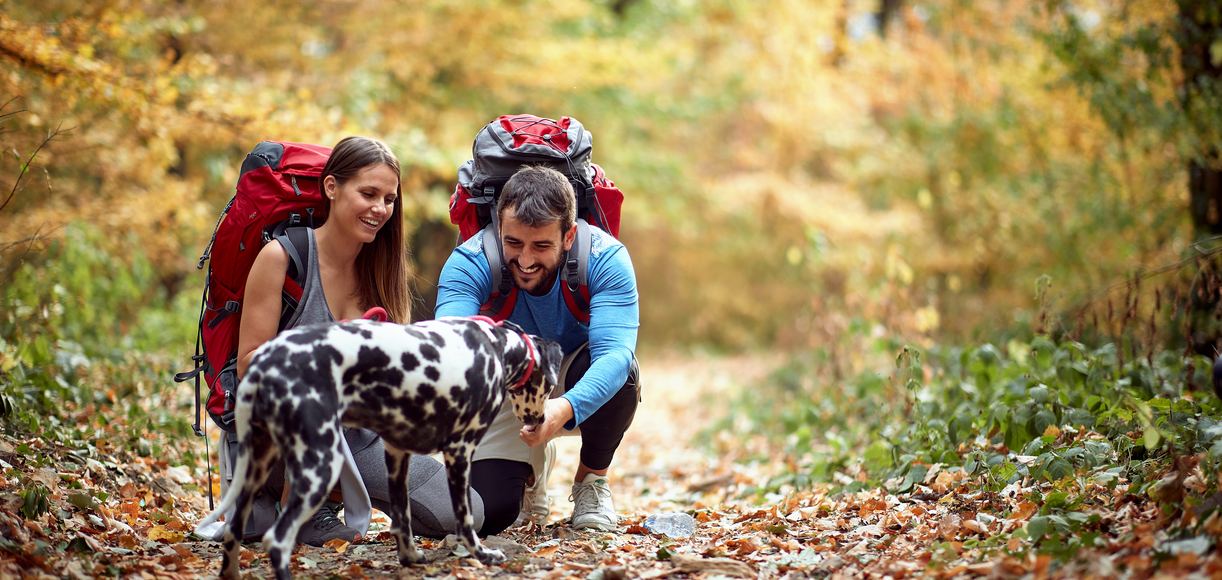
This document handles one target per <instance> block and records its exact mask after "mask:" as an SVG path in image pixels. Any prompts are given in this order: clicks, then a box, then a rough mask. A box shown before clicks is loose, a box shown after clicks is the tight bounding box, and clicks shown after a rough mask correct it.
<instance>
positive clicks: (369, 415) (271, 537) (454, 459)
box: [197, 317, 563, 578]
mask: <svg viewBox="0 0 1222 580" xmlns="http://www.w3.org/2000/svg"><path fill="white" fill-rule="evenodd" d="M562 356H563V353H562V352H561V350H560V345H558V344H557V343H555V342H552V341H548V340H543V339H540V338H538V337H534V336H530V335H528V334H526V333H525V332H524V331H523V330H522V329H521V328H520V327H518V326H517V325H514V324H512V323H509V322H502V323H497V322H493V321H492V320H491V319H488V318H485V317H472V318H443V319H440V320H432V321H427V322H421V323H417V324H413V325H406V326H405V325H400V324H393V323H386V322H375V321H370V320H358V321H352V322H341V323H337V324H332V325H321V326H309V327H304V328H299V329H293V330H289V331H286V332H283V333H281V334H280V335H278V336H277V337H276V338H274V339H273V340H271V341H268V342H267V343H266V344H264V345H263V346H261V347H259V349H258V350H257V351H256V352H255V355H254V357H253V358H252V360H251V364H250V368H249V369H248V370H247V372H246V376H245V378H243V380H242V382H241V384H239V386H238V390H237V402H236V404H235V416H236V421H237V436H238V441H239V448H238V455H237V464H236V466H235V468H234V479H233V481H234V483H233V485H231V486H230V487H229V489H228V490H227V492H226V493H225V497H224V498H222V499H221V503H220V505H219V506H217V508H216V510H215V511H213V512H212V513H211V514H209V515H208V517H207V518H205V519H204V520H203V521H202V522H200V524H199V526H197V530H199V529H200V528H202V527H203V526H205V525H208V524H210V523H212V522H215V521H217V518H219V517H220V515H221V514H222V513H223V512H225V511H227V510H228V509H229V508H230V507H233V508H234V510H235V511H234V512H233V513H235V514H237V515H236V517H234V518H233V519H232V521H230V522H229V524H228V525H227V526H226V529H225V533H224V536H223V538H222V542H223V546H224V561H223V563H222V565H221V575H222V576H223V577H226V578H237V577H238V540H237V538H241V537H242V530H243V527H244V526H245V523H246V519H247V517H249V515H250V511H251V507H252V499H253V498H254V495H255V491H256V490H258V489H259V488H260V487H262V485H263V483H264V482H265V481H266V479H267V477H268V475H269V472H270V470H271V469H272V467H273V466H274V465H275V463H276V459H277V458H278V457H280V456H283V457H284V460H285V461H284V464H285V471H286V479H287V481H289V482H290V483H289V495H288V501H287V502H286V503H285V506H284V509H283V510H282V511H281V513H280V515H279V516H278V518H277V520H276V523H275V525H273V526H272V527H271V529H269V530H268V531H267V533H266V534H265V535H264V537H263V545H264V546H266V547H267V549H268V552H269V556H270V559H271V563H272V566H273V568H274V569H275V572H276V577H277V578H287V577H289V558H290V556H291V553H292V550H293V545H294V543H295V541H296V538H297V532H298V531H299V530H300V529H301V526H302V525H303V524H304V523H305V522H306V521H308V520H309V518H310V517H312V516H313V514H314V512H316V511H317V510H318V508H319V507H320V506H322V504H323V502H324V501H325V500H326V498H327V495H328V494H329V492H330V491H331V489H332V488H333V487H334V486H335V483H336V481H337V480H338V479H339V477H340V470H341V469H342V466H343V461H344V460H343V451H342V447H341V446H340V441H341V439H342V438H343V434H342V431H341V427H342V426H351V427H364V428H366V429H371V430H373V431H374V432H376V433H377V434H378V435H380V436H381V437H382V440H383V442H384V444H385V447H386V466H387V474H388V475H387V478H388V480H389V481H388V483H389V489H390V490H391V498H390V499H391V506H392V512H393V513H391V514H390V515H391V520H392V525H391V532H392V533H393V534H394V536H395V543H396V545H397V547H398V551H399V562H400V564H402V565H404V566H408V565H410V564H414V563H419V562H422V561H423V560H424V555H423V553H422V552H420V551H419V550H418V549H417V548H416V544H415V539H414V537H413V536H412V531H411V507H410V503H409V502H408V496H407V490H408V487H407V484H408V465H409V463H410V461H409V460H410V458H411V454H412V453H437V452H440V453H442V455H443V457H444V459H445V465H446V472H447V475H448V476H449V487H450V500H451V502H452V505H453V508H454V515H455V516H456V519H457V521H458V522H459V524H458V526H459V529H458V530H457V533H458V536H459V539H460V540H461V541H462V542H463V544H464V545H465V546H466V548H467V550H468V551H469V552H470V553H471V554H474V555H475V556H476V558H478V559H479V560H480V561H481V562H483V563H485V564H495V563H500V562H503V561H504V560H505V556H504V555H503V554H502V553H501V552H500V551H498V550H494V549H490V548H487V547H485V546H481V545H480V542H479V538H478V537H477V536H476V534H475V530H474V529H473V528H474V521H473V518H472V516H471V513H470V508H469V506H468V496H467V494H468V486H469V477H470V471H471V454H472V453H473V452H474V451H475V446H476V445H477V444H478V443H479V442H480V440H481V439H483V437H484V433H485V432H486V431H487V430H488V426H489V425H490V424H491V423H492V420H493V418H494V417H495V416H496V414H497V411H498V409H500V407H501V404H502V402H503V400H504V398H505V397H506V396H508V397H509V399H510V401H511V402H512V405H513V410H514V414H515V415H517V417H518V418H519V419H520V420H521V421H522V422H523V423H524V424H527V425H538V424H539V423H541V422H542V421H543V404H544V402H545V401H546V400H547V398H548V395H549V394H550V392H551V390H552V389H553V388H554V387H555V385H556V384H557V380H558V375H559V366H560V361H561V358H562Z"/></svg>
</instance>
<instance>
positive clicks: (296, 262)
mask: <svg viewBox="0 0 1222 580" xmlns="http://www.w3.org/2000/svg"><path fill="white" fill-rule="evenodd" d="M276 241H277V242H280V246H281V247H283V248H284V252H285V253H286V254H288V255H289V270H288V276H289V277H290V278H292V279H293V280H295V281H296V282H297V283H298V284H300V285H304V284H305V280H306V274H307V273H308V270H309V268H310V260H309V257H310V232H308V231H306V228H305V227H293V228H288V229H286V230H284V233H283V234H281V235H279V236H276Z"/></svg>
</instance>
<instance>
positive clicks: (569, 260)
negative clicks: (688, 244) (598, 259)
mask: <svg viewBox="0 0 1222 580" xmlns="http://www.w3.org/2000/svg"><path fill="white" fill-rule="evenodd" d="M591 237H592V234H591V233H590V224H588V223H586V221H585V220H583V219H578V220H577V236H576V238H575V239H574V240H573V247H572V248H570V249H569V251H568V253H567V254H565V257H564V284H563V285H561V288H560V290H561V293H562V294H564V304H565V306H567V307H568V309H569V312H570V313H572V315H573V318H576V319H577V320H578V321H580V322H581V323H582V324H589V323H590V284H589V270H590V245H591V240H590V238H591Z"/></svg>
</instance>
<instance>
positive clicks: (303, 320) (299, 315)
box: [285, 228, 335, 330]
mask: <svg viewBox="0 0 1222 580" xmlns="http://www.w3.org/2000/svg"><path fill="white" fill-rule="evenodd" d="M306 234H307V237H308V238H309V240H310V252H309V253H310V257H309V261H310V264H309V266H307V267H306V279H305V284H304V285H302V287H301V303H299V304H298V305H297V311H296V312H294V313H293V317H292V318H290V319H289V323H288V326H287V327H285V330H288V329H290V328H297V327H299V326H309V325H311V324H325V323H331V322H335V317H334V316H332V315H331V307H329V306H327V296H326V294H323V291H322V276H321V275H320V274H319V272H318V270H319V268H318V242H317V241H316V240H315V238H314V230H313V229H309V228H307V229H306Z"/></svg>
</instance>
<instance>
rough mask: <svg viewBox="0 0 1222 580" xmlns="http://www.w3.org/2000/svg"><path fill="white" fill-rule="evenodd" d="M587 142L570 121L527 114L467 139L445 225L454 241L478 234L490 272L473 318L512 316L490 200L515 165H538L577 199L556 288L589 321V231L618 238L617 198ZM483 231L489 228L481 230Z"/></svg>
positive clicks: (514, 291)
mask: <svg viewBox="0 0 1222 580" xmlns="http://www.w3.org/2000/svg"><path fill="white" fill-rule="evenodd" d="M593 141H594V139H593V137H592V136H591V135H590V133H589V131H586V130H585V127H584V126H582V124H581V122H580V121H578V120H577V119H574V118H572V117H561V118H560V119H559V120H555V119H548V118H545V117H536V116H534V115H502V116H500V117H497V118H496V120H494V121H492V122H491V123H488V124H487V125H485V126H484V128H483V129H481V130H480V132H479V133H477V134H476V136H475V143H474V144H473V145H472V147H471V155H472V157H471V160H470V161H467V162H466V163H464V164H463V165H462V166H461V167H459V168H458V185H457V186H455V188H454V194H453V195H451V196H450V222H451V223H453V224H454V225H456V226H458V243H460V244H461V243H462V242H463V241H464V240H467V239H469V238H471V236H474V235H476V234H478V233H480V231H481V230H482V231H483V234H482V235H483V239H482V243H483V246H484V255H485V256H487V257H488V264H489V266H491V273H492V294H491V295H490V296H489V297H488V300H487V301H486V302H485V303H484V304H483V305H482V306H481V307H480V314H483V315H485V316H488V317H491V318H493V319H494V320H504V319H506V318H509V315H510V314H512V313H513V308H514V305H515V304H516V302H517V296H518V288H517V286H516V285H514V284H513V278H512V277H511V276H510V274H509V268H508V266H507V265H506V264H505V260H504V257H503V256H502V251H501V243H500V236H499V235H498V234H497V229H498V227H499V225H498V223H497V222H498V221H499V220H496V219H495V217H496V216H495V211H494V210H495V208H496V200H497V197H498V196H500V193H501V188H502V187H503V186H504V185H505V182H506V181H509V178H510V177H512V176H513V174H514V173H515V172H517V170H518V169H520V168H521V167H522V166H523V165H527V164H529V165H543V166H547V167H550V168H552V169H555V170H557V171H559V172H561V173H563V174H564V175H565V176H567V177H568V178H569V181H570V182H572V184H573V191H574V192H575V193H576V194H577V218H578V219H577V239H576V241H575V242H574V244H573V249H572V250H570V251H569V253H568V255H567V256H565V259H564V280H565V283H564V284H563V285H561V291H562V293H563V295H564V301H565V305H566V306H568V309H569V312H571V313H572V314H573V316H574V317H575V318H577V320H579V321H581V322H582V323H585V324H589V323H590V289H589V285H588V284H587V280H586V275H587V270H588V264H589V259H590V235H591V234H590V228H589V224H594V225H596V226H598V227H599V228H601V229H602V230H604V231H606V232H607V233H609V234H611V235H613V236H616V237H619V226H620V207H621V206H622V205H623V203H624V193H623V192H622V191H620V190H619V188H618V187H616V186H615V183H613V182H612V181H611V180H609V179H607V176H606V174H605V173H603V170H602V168H601V167H599V166H598V165H595V164H593V163H591V162H590V154H591V152H592V151H593V149H594V146H593ZM489 226H491V227H489Z"/></svg>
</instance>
